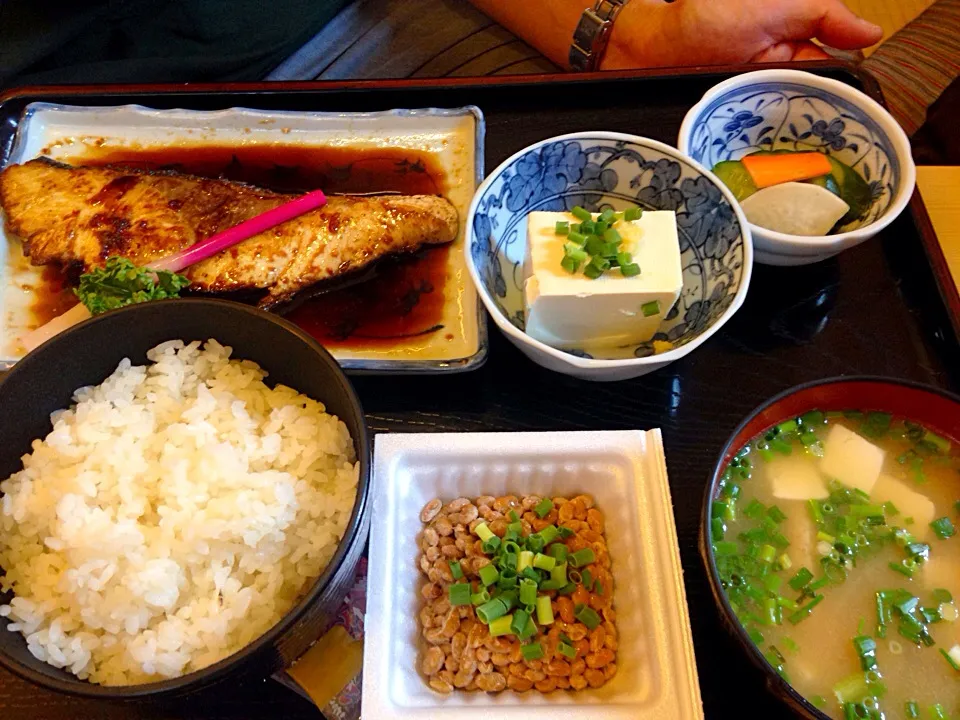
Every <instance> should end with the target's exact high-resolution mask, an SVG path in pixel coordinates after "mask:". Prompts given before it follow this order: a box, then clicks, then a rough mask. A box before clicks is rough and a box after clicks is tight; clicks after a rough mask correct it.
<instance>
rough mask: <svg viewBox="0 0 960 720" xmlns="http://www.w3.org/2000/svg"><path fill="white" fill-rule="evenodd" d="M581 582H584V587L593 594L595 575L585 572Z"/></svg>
mask: <svg viewBox="0 0 960 720" xmlns="http://www.w3.org/2000/svg"><path fill="white" fill-rule="evenodd" d="M581 580H582V582H583V586H584V587H585V588H586V589H587V590H588V591H589V592H593V575H592V574H591V573H590V571H589V570H584V571H583V574H582V575H581Z"/></svg>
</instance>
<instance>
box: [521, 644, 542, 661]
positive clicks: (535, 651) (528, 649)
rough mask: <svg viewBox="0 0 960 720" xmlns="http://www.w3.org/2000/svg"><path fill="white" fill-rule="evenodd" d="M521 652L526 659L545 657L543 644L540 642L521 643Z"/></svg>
mask: <svg viewBox="0 0 960 720" xmlns="http://www.w3.org/2000/svg"><path fill="white" fill-rule="evenodd" d="M520 654H521V655H523V659H524V660H539V659H540V658H542V657H543V646H542V645H541V644H540V643H538V642H535V643H530V644H529V645H521V646H520Z"/></svg>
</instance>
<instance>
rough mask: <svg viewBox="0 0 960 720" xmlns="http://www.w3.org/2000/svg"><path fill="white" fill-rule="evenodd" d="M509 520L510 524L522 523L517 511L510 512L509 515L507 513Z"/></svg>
mask: <svg viewBox="0 0 960 720" xmlns="http://www.w3.org/2000/svg"><path fill="white" fill-rule="evenodd" d="M507 518H508V519H509V520H510V522H512V523H515V522H520V516H519V515H517V511H516V510H511V511H510V512H508V513H507Z"/></svg>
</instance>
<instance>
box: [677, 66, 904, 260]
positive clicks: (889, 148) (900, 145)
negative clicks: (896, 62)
mask: <svg viewBox="0 0 960 720" xmlns="http://www.w3.org/2000/svg"><path fill="white" fill-rule="evenodd" d="M677 147H679V148H680V152H682V153H683V154H685V155H688V156H689V157H691V158H693V159H694V160H696V161H697V162H699V163H701V164H702V165H704V166H705V167H707V168H713V167H715V166H716V164H717V163H718V162H721V161H723V160H739V159H740V158H742V157H743V156H744V155H749V154H750V153H753V152H756V151H758V150H804V151H810V150H813V151H816V152H822V153H826V154H827V155H829V156H831V157H833V158H835V159H837V160H839V161H840V162H842V163H846V164H847V165H849V166H850V167H852V168H853V169H854V170H856V171H857V172H858V173H860V175H861V176H862V177H863V178H864V179H865V180H866V181H867V182H868V183H869V184H870V189H871V190H872V192H873V204H872V205H871V206H870V209H869V210H868V211H867V212H866V214H864V215H863V217H861V218H860V219H859V220H855V221H854V222H852V223H848V224H847V225H845V226H843V227H842V228H840V230H841V232H838V233H836V234H834V235H827V236H826V237H804V236H800V235H788V234H786V233H781V232H776V231H774V230H769V229H767V228H763V227H760V226H759V225H754V224H751V225H750V229H751V231H752V233H753V240H754V244H755V246H756V252H757V254H756V259H757V262H758V263H761V264H763V265H809V264H811V263H815V262H820V261H821V260H826V259H827V258H830V257H833V256H834V255H836V254H838V253H840V252H842V251H844V250H848V249H849V248H852V247H855V246H856V245H859V244H860V243H863V242H866V241H867V240H869V239H870V238H872V237H873V236H874V235H876V234H877V233H879V232H880V231H881V230H883V229H884V228H885V227H887V226H888V225H889V224H890V223H892V222H893V221H894V220H896V219H897V217H898V216H899V215H900V214H901V213H902V212H903V211H904V210H905V209H906V207H907V203H908V202H910V198H911V197H912V196H913V190H914V187H915V186H916V181H917V170H916V167H915V165H914V162H913V155H912V153H911V150H910V141H909V140H908V139H907V135H906V133H905V132H904V131H903V128H901V127H900V125H899V124H898V123H897V121H896V120H894V118H893V116H892V115H891V114H890V113H889V112H887V111H886V109H885V108H884V107H883V106H882V105H881V104H880V103H878V102H877V101H876V100H874V99H873V98H871V97H869V96H868V95H866V94H865V93H862V92H860V91H859V90H857V89H856V88H854V87H851V86H850V85H847V84H846V83H842V82H840V81H838V80H831V79H830V78H825V77H820V76H819V75H814V74H813V73H808V72H803V71H801V70H759V71H757V72H751V73H746V74H744V75H738V76H736V77H733V78H730V79H729V80H726V81H725V82H722V83H720V84H719V85H717V86H715V87H713V88H711V89H710V90H708V91H707V93H706V94H705V95H704V96H703V99H702V100H701V101H700V102H699V103H698V104H697V105H695V106H694V107H693V108H692V109H691V110H690V112H689V113H687V116H686V118H685V119H684V121H683V126H682V127H681V129H680V138H679V141H678V145H677Z"/></svg>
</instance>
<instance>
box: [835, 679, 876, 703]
mask: <svg viewBox="0 0 960 720" xmlns="http://www.w3.org/2000/svg"><path fill="white" fill-rule="evenodd" d="M833 692H834V694H835V695H836V696H837V700H839V701H840V702H842V703H859V702H861V701H862V700H863V699H864V698H865V697H867V696H868V695H870V687H869V685H867V679H866V677H865V673H862V672H858V673H854V674H853V675H850V676H849V677H846V678H844V679H843V680H841V681H840V682H838V683H837V684H836V685H834V686H833Z"/></svg>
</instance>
